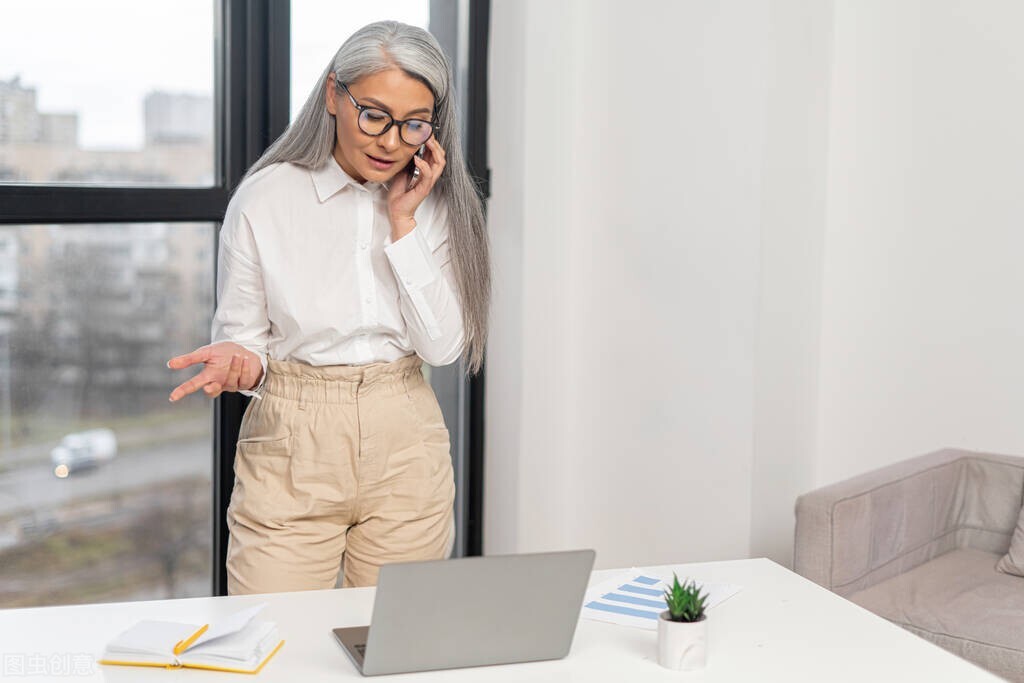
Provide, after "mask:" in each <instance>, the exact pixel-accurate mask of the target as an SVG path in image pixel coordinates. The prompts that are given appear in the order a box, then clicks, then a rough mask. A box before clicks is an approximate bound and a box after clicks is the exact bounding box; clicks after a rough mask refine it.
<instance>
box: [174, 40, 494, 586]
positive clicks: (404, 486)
mask: <svg viewBox="0 0 1024 683" xmlns="http://www.w3.org/2000/svg"><path fill="white" fill-rule="evenodd" d="M450 79H451V71H450V67H449V65H448V62H447V60H446V59H445V57H444V54H443V52H442V51H441V48H440V46H439V45H438V44H437V41H436V40H435V39H434V38H433V36H431V35H430V34H429V33H427V32H426V31H424V30H422V29H419V28H416V27H412V26H407V25H404V24H400V23H397V22H393V21H387V22H378V23H374V24H370V25H368V26H366V27H364V28H362V29H360V30H359V31H358V32H356V33H355V34H354V35H353V36H352V37H351V38H349V39H348V40H347V41H345V44H344V45H342V46H341V49H340V50H339V51H338V53H337V54H336V55H335V57H334V59H333V60H332V61H331V63H330V65H329V66H328V67H327V69H326V70H325V71H324V73H323V75H322V76H321V78H320V81H319V83H318V84H317V86H316V88H315V89H314V91H313V93H311V94H310V96H309V98H308V99H307V101H306V103H305V105H304V106H303V108H302V111H301V112H300V113H299V116H298V118H297V119H296V120H295V122H294V123H293V124H292V125H291V126H289V128H288V130H286V131H285V133H284V134H283V135H282V136H281V137H280V138H279V139H278V140H277V141H276V142H274V144H273V145H271V146H270V148H269V149H268V150H267V151H266V153H265V154H264V155H263V156H262V157H261V158H260V159H259V160H258V161H257V162H256V163H255V164H253V166H252V168H250V169H249V171H248V173H246V176H245V178H244V179H243V181H242V183H241V184H240V185H239V187H238V189H237V191H236V192H235V194H234V196H233V197H232V198H231V201H230V202H229V204H228V207H227V211H226V215H225V218H224V223H223V226H222V228H221V232H220V251H219V256H218V281H217V298H218V302H217V310H216V312H215V314H214V319H213V326H212V335H211V337H212V343H211V344H209V345H207V346H204V347H202V348H199V349H196V350H195V351H193V352H192V353H188V354H185V355H183V356H178V357H176V358H173V359H171V360H170V361H169V363H168V366H169V367H171V368H174V369H183V368H186V367H189V366H191V365H194V364H202V365H203V369H202V371H201V372H200V373H199V374H198V375H196V376H195V377H194V378H193V379H191V380H189V381H187V382H184V383H183V384H181V385H180V386H178V387H177V388H175V389H174V391H173V392H172V393H171V396H170V400H171V401H177V400H180V399H181V398H182V397H184V396H186V395H187V394H190V393H192V392H195V391H198V390H200V389H202V390H203V391H204V392H205V393H206V395H207V396H210V397H215V396H217V395H219V394H220V393H221V392H222V391H239V392H241V393H242V394H245V395H249V396H253V397H254V400H252V401H250V403H249V406H248V408H247V409H246V411H245V415H244V416H243V418H242V424H241V431H240V434H239V439H238V448H237V452H236V455H235V483H234V490H233V491H232V495H231V502H230V504H229V505H228V510H227V522H228V528H229V531H230V539H229V542H228V556H227V573H228V593H229V594H239V593H263V592H272V591H289V590H305V589H318V588H332V587H333V586H334V585H335V582H336V580H337V576H338V570H339V566H341V565H342V560H343V561H344V562H343V568H342V573H343V577H344V584H343V585H345V586H370V585H375V584H376V581H377V573H378V570H379V567H380V566H381V565H382V564H386V563H390V562H407V561H414V560H427V559H440V558H445V557H448V556H450V554H451V550H452V546H453V544H454V531H455V525H454V516H453V501H454V496H455V487H454V477H453V473H452V465H451V456H450V446H449V437H448V430H447V429H446V427H445V424H444V420H443V417H442V415H441V411H440V408H439V406H438V404H437V399H436V398H435V396H434V393H433V391H432V389H431V387H430V385H429V384H427V383H426V382H425V381H424V378H423V375H422V372H421V365H422V362H423V361H426V362H427V363H430V364H431V365H445V364H448V363H452V362H454V361H456V360H458V359H459V357H460V356H461V357H463V358H464V359H465V361H466V367H467V368H468V371H469V372H471V373H475V372H477V371H478V369H479V367H480V363H481V360H482V357H483V350H484V344H485V342H486V332H487V310H488V303H489V296H490V270H489V261H488V248H487V239H486V233H485V230H484V222H483V213H482V210H481V203H480V199H479V197H478V195H477V193H476V189H475V186H474V184H473V182H472V180H471V179H470V177H469V174H468V173H467V170H466V167H465V163H464V161H463V159H462V154H461V144H460V141H459V125H458V123H457V121H456V118H455V101H454V95H453V93H452V87H451V81H450ZM417 151H420V153H421V154H422V158H421V157H420V156H419V155H417ZM413 168H415V169H417V170H418V174H414V173H413V172H412V170H411V169H413ZM414 175H418V178H417V179H416V180H415V181H412V177H413V176H414ZM410 182H413V183H414V184H413V185H412V186H411V187H410Z"/></svg>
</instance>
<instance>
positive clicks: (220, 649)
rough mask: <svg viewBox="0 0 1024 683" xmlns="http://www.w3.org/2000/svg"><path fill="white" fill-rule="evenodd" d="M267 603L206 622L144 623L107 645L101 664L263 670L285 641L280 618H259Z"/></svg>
mask: <svg viewBox="0 0 1024 683" xmlns="http://www.w3.org/2000/svg"><path fill="white" fill-rule="evenodd" d="M266 606H267V603H261V604H259V605H256V606H254V607H249V608H248V609H244V610H242V611H240V612H236V613H234V614H232V615H231V616H229V617H226V618H224V619H222V620H220V621H218V622H217V623H216V624H206V625H204V626H196V625H194V624H180V623H177V622H170V621H140V622H139V623H137V624H135V625H134V626H132V627H131V628H129V629H128V630H127V631H125V632H123V633H122V634H121V635H119V636H117V638H115V639H114V640H112V641H111V642H110V643H108V644H107V648H106V650H104V652H103V658H102V659H100V660H99V663H100V664H121V665H126V666H162V667H167V668H178V667H191V668H194V669H214V670H216V671H234V672H237V673H249V674H254V673H257V672H258V671H259V670H260V669H262V668H263V665H264V664H266V663H267V661H268V660H269V659H270V658H271V657H273V656H274V654H276V653H277V651H278V650H280V649H281V646H282V645H284V641H283V640H280V639H279V637H278V633H277V625H276V624H274V622H272V621H257V620H256V619H255V617H256V615H257V614H259V613H260V611H261V610H262V609H263V608H264V607H266Z"/></svg>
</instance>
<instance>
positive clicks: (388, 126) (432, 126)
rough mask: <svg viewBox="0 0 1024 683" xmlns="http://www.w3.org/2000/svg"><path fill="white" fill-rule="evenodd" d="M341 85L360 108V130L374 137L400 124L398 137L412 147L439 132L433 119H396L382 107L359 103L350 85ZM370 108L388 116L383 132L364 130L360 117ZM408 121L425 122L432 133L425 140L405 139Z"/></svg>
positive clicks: (354, 105)
mask: <svg viewBox="0 0 1024 683" xmlns="http://www.w3.org/2000/svg"><path fill="white" fill-rule="evenodd" d="M335 82H337V81H335ZM340 85H341V88H342V90H344V91H345V94H346V95H348V99H349V101H350V102H351V103H352V106H353V107H355V108H356V109H358V110H359V117H357V118H356V125H357V126H359V130H361V131H362V132H363V133H365V134H366V135H372V136H373V137H380V136H381V135H384V134H385V133H387V132H388V131H389V130H391V128H392V126H395V125H397V126H398V137H399V138H400V139H401V140H402V142H403V143H404V144H406V145H409V146H410V147H419V146H420V145H425V144H427V140H429V139H430V138H432V137H433V136H434V135H435V134H436V133H437V131H438V130H439V128H438V127H437V124H435V123H434V122H433V121H425V120H423V119H405V120H404V121H403V120H401V119H396V118H395V117H394V116H392V115H391V114H390V113H388V112H386V111H384V110H383V109H381V108H380V107H367V106H366V105H362V104H359V102H357V101H356V98H355V97H354V96H353V95H352V93H351V91H349V89H348V86H347V85H346V84H344V83H341V84H340ZM368 109H372V110H373V111H379V112H380V113H381V114H384V115H385V116H387V117H388V122H387V124H386V125H385V126H384V130H382V131H381V132H379V133H370V132H367V131H366V130H363V126H362V123H361V121H360V119H361V118H362V115H363V112H364V111H366V110H368ZM407 123H424V124H426V125H427V126H430V135H428V136H427V138H426V140H424V141H423V142H409V141H408V140H406V139H405V134H404V131H405V128H404V126H405V124H407Z"/></svg>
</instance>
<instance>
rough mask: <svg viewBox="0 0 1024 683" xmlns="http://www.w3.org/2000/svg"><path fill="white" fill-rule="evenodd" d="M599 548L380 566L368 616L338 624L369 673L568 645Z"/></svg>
mask: <svg viewBox="0 0 1024 683" xmlns="http://www.w3.org/2000/svg"><path fill="white" fill-rule="evenodd" d="M593 568H594V551H593V550H573V551H568V552H556V553H535V554H526V555H492V556H488V557H465V558H459V559H452V560H436V561H431V562H408V563H402V564H389V565H384V566H383V567H381V570H380V576H379V577H378V579H377V596H376V599H375V601H374V603H373V617H372V618H371V621H370V626H357V627H355V628H336V629H333V631H334V635H335V637H336V638H337V639H338V642H340V643H341V645H342V646H343V647H344V649H345V652H347V653H348V655H349V657H351V659H352V661H353V662H354V663H355V665H356V668H357V669H359V671H361V672H362V673H363V675H364V676H375V675H377V674H394V673H407V672H411V671H431V670H435V669H454V668H457V667H464V666H482V665H487V664H511V663H514V662H533V661H539V660H543V659H559V658H561V657H565V656H566V655H567V654H569V648H570V647H571V646H572V639H573V635H574V634H575V633H576V623H577V621H578V620H579V616H580V609H581V608H582V606H583V595H584V593H585V592H586V589H587V584H588V583H589V579H590V572H591V570H592V569H593Z"/></svg>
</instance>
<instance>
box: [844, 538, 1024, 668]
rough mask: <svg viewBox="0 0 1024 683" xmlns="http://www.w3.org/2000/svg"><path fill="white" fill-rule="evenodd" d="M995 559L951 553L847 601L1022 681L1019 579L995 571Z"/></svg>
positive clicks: (1023, 611) (1023, 596) (1023, 610)
mask: <svg viewBox="0 0 1024 683" xmlns="http://www.w3.org/2000/svg"><path fill="white" fill-rule="evenodd" d="M999 558H1000V554H997V553H988V552H985V551H982V550H975V549H973V548H965V549H962V550H953V551H951V552H948V553H946V554H944V555H940V556H939V557H937V558H935V559H934V560H931V561H930V562H926V563H925V564H922V565H920V566H918V567H915V568H914V569H911V570H910V571H908V572H906V573H904V574H900V575H899V576H896V577H893V578H891V579H888V580H886V581H883V582H881V583H878V584H875V585H874V586H871V587H869V588H866V589H864V590H862V591H858V592H857V593H854V594H852V595H850V596H849V599H850V600H852V601H853V602H855V603H857V604H858V605H860V606H862V607H864V608H866V609H868V610H870V611H872V612H874V613H875V614H878V615H879V616H882V617H884V618H886V619H888V620H889V621H892V622H894V623H896V624H899V625H900V626H903V627H905V628H907V629H908V630H910V631H912V632H914V633H916V634H918V635H920V636H922V637H923V638H926V639H928V640H930V641H932V642H934V643H936V644H937V645H940V646H941V647H943V648H945V649H947V650H949V651H951V652H953V654H956V655H959V656H960V657H963V658H964V659H968V660H970V661H972V662H974V663H976V664H978V665H979V666H982V667H984V668H986V669H989V670H991V671H994V672H995V673H997V674H1000V675H1002V676H1004V677H1006V678H1008V679H1010V680H1014V681H1024V628H1022V627H1021V626H1022V624H1024V578H1021V577H1017V576H1011V575H1009V574H1004V573H1001V572H999V571H997V570H996V563H997V562H998V561H999Z"/></svg>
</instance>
